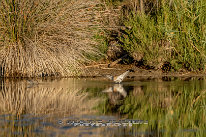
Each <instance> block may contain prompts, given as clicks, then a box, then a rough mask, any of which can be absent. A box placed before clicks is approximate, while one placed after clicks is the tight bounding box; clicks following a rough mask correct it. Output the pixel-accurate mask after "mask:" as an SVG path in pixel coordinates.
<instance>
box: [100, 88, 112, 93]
mask: <svg viewBox="0 0 206 137" xmlns="http://www.w3.org/2000/svg"><path fill="white" fill-rule="evenodd" d="M102 92H113V88H112V87H110V88H106V89H104V90H103V91H102Z"/></svg>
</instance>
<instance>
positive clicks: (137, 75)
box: [80, 63, 206, 80]
mask: <svg viewBox="0 0 206 137" xmlns="http://www.w3.org/2000/svg"><path fill="white" fill-rule="evenodd" d="M85 68H86V69H85V73H83V74H82V75H80V77H89V78H99V79H105V80H107V78H106V77H105V75H108V74H109V75H113V76H117V75H120V74H122V73H123V72H125V71H126V70H128V69H133V70H134V72H131V73H130V74H129V75H128V76H127V77H126V79H125V80H146V79H153V78H154V79H156V78H157V79H159V78H160V79H162V78H163V79H165V80H166V79H167V78H169V79H170V78H171V77H178V78H180V79H182V80H188V79H190V78H191V77H199V78H201V77H205V76H206V72H205V71H204V72H203V71H202V72H192V71H187V70H181V71H176V72H164V71H162V70H161V69H158V70H155V69H145V68H140V67H136V66H135V65H133V64H132V65H121V64H116V65H114V66H113V67H108V64H106V63H105V64H96V65H90V66H86V67H85ZM169 79H168V80H169Z"/></svg>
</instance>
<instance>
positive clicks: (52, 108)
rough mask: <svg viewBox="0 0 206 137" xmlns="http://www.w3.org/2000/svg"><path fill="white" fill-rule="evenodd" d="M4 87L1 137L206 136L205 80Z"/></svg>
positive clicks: (4, 83) (67, 81) (42, 82)
mask: <svg viewBox="0 0 206 137" xmlns="http://www.w3.org/2000/svg"><path fill="white" fill-rule="evenodd" d="M0 82H1V84H0V87H1V88H0V125H1V126H0V136H12V137H13V136H54V137H56V136H71V137H73V136H79V137H87V136H88V137H98V136H100V137H101V136H104V137H107V136H108V137H116V136H120V137H134V136H141V137H143V136H145V137H147V136H150V137H155V136H158V137H159V136H160V137H161V136H185V137H188V136H205V135H206V117H205V116H206V99H205V98H206V96H205V95H206V80H205V78H204V77H187V78H178V77H162V78H156V79H154V78H148V77H147V78H140V79H139V80H136V81H132V80H129V81H125V82H122V83H121V84H114V83H112V82H110V81H107V80H104V79H99V78H93V79H92V78H85V79H84V78H80V79H73V78H63V79H52V78H48V79H21V80H20V79H18V80H11V79H1V80H0Z"/></svg>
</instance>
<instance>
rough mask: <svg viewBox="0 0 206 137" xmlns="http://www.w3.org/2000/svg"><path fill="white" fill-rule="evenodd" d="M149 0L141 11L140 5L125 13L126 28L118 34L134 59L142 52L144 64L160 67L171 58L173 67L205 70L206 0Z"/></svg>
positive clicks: (176, 68)
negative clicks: (120, 34)
mask: <svg viewBox="0 0 206 137" xmlns="http://www.w3.org/2000/svg"><path fill="white" fill-rule="evenodd" d="M130 2H131V3H132V0H131V1H130ZM157 2H158V3H157ZM148 3H150V5H149V6H146V3H145V10H143V11H141V10H140V9H141V6H139V7H140V8H139V10H138V8H137V10H135V9H131V8H130V12H129V13H128V16H126V15H124V17H123V18H124V19H123V25H124V26H125V27H126V29H125V30H124V32H123V34H122V36H121V37H120V38H119V40H120V41H121V43H122V47H123V48H124V49H125V50H126V51H128V52H129V53H130V55H131V56H133V57H134V59H136V58H137V57H138V56H141V61H143V63H144V65H149V66H152V67H155V68H161V66H162V65H163V64H164V63H165V62H169V63H170V64H171V66H172V68H173V69H174V70H178V69H180V68H185V69H187V70H191V71H195V70H203V69H204V68H205V57H206V56H205V53H206V47H205V46H206V43H205V42H206V25H205V24H206V14H205V12H206V2H205V1H204V0H197V1H187V0H185V1H184V0H183V1H178V0H174V1H167V0H166V1H165V0H160V1H150V2H148ZM151 5H153V6H151ZM137 61H140V60H137Z"/></svg>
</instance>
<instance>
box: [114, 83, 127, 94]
mask: <svg viewBox="0 0 206 137" xmlns="http://www.w3.org/2000/svg"><path fill="white" fill-rule="evenodd" d="M114 89H115V90H116V91H118V92H119V93H120V94H122V95H123V96H124V97H126V96H127V92H126V91H125V89H124V87H123V86H122V84H116V85H114Z"/></svg>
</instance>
